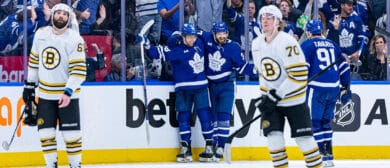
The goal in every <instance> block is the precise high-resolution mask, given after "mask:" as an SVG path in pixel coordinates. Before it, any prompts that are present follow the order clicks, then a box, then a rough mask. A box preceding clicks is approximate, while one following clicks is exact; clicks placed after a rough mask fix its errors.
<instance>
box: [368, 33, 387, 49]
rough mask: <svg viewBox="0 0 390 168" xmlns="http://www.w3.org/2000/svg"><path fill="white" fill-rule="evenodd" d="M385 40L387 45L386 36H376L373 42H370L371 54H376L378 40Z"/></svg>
mask: <svg viewBox="0 0 390 168" xmlns="http://www.w3.org/2000/svg"><path fill="white" fill-rule="evenodd" d="M380 38H381V39H383V42H384V43H385V44H386V43H387V42H386V38H385V36H383V35H381V34H378V35H375V36H374V37H373V38H372V39H371V42H370V54H375V49H376V48H375V42H376V41H377V40H378V39H380Z"/></svg>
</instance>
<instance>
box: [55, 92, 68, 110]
mask: <svg viewBox="0 0 390 168" xmlns="http://www.w3.org/2000/svg"><path fill="white" fill-rule="evenodd" d="M69 103H70V97H69V96H68V95H66V94H63V95H61V97H60V100H59V101H58V107H59V108H64V107H67V106H68V105H69Z"/></svg>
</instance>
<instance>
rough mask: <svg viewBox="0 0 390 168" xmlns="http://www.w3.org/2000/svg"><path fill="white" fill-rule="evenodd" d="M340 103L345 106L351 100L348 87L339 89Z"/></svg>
mask: <svg viewBox="0 0 390 168" xmlns="http://www.w3.org/2000/svg"><path fill="white" fill-rule="evenodd" d="M340 95H341V96H340V101H341V103H342V104H343V105H346V104H347V103H348V102H349V101H351V100H352V92H351V89H349V88H348V87H341V89H340Z"/></svg>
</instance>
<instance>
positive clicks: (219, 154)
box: [214, 147, 223, 162]
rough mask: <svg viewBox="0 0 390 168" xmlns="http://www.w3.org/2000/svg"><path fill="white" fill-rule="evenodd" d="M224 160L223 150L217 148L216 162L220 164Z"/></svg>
mask: <svg viewBox="0 0 390 168" xmlns="http://www.w3.org/2000/svg"><path fill="white" fill-rule="evenodd" d="M222 158H223V148H222V147H217V149H216V150H215V154H214V160H215V161H216V162H219V161H220V160H221V159H222Z"/></svg>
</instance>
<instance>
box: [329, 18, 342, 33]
mask: <svg viewBox="0 0 390 168" xmlns="http://www.w3.org/2000/svg"><path fill="white" fill-rule="evenodd" d="M333 18H334V19H333V21H329V22H330V23H331V24H332V25H333V28H334V29H335V30H338V29H339V26H340V21H341V16H340V15H334V17H333Z"/></svg>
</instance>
